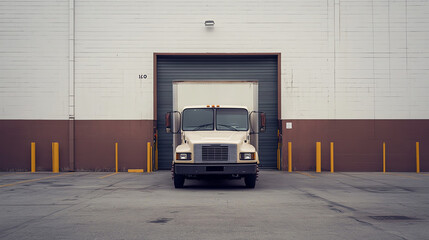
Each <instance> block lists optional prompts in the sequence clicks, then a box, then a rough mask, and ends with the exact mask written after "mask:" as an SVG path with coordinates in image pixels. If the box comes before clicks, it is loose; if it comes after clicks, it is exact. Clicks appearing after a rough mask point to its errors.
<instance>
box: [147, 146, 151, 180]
mask: <svg viewBox="0 0 429 240" xmlns="http://www.w3.org/2000/svg"><path fill="white" fill-rule="evenodd" d="M146 152H147V159H146V161H147V166H146V167H147V171H146V172H148V173H150V172H151V171H150V142H147V149H146Z"/></svg>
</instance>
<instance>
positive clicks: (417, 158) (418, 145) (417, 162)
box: [416, 142, 420, 173]
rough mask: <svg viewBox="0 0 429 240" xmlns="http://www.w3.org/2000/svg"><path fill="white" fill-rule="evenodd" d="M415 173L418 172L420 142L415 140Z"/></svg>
mask: <svg viewBox="0 0 429 240" xmlns="http://www.w3.org/2000/svg"><path fill="white" fill-rule="evenodd" d="M416 173H420V143H419V142H416Z"/></svg>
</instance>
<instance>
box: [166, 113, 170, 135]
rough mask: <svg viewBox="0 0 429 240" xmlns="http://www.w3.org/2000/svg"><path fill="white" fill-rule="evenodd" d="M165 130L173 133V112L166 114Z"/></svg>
mask: <svg viewBox="0 0 429 240" xmlns="http://www.w3.org/2000/svg"><path fill="white" fill-rule="evenodd" d="M165 131H166V132H167V133H171V112H168V113H166V114H165Z"/></svg>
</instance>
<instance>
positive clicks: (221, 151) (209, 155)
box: [201, 145, 228, 161]
mask: <svg viewBox="0 0 429 240" xmlns="http://www.w3.org/2000/svg"><path fill="white" fill-rule="evenodd" d="M201 150H202V151H201V153H202V160H203V161H228V146H222V145H203V146H202V149H201Z"/></svg>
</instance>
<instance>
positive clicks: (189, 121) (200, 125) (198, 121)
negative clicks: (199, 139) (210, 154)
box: [182, 108, 214, 131]
mask: <svg viewBox="0 0 429 240" xmlns="http://www.w3.org/2000/svg"><path fill="white" fill-rule="evenodd" d="M182 121H183V125H182V128H183V130H184V131H213V129H214V124H213V109H212V108H189V109H185V110H183V117H182Z"/></svg>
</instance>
